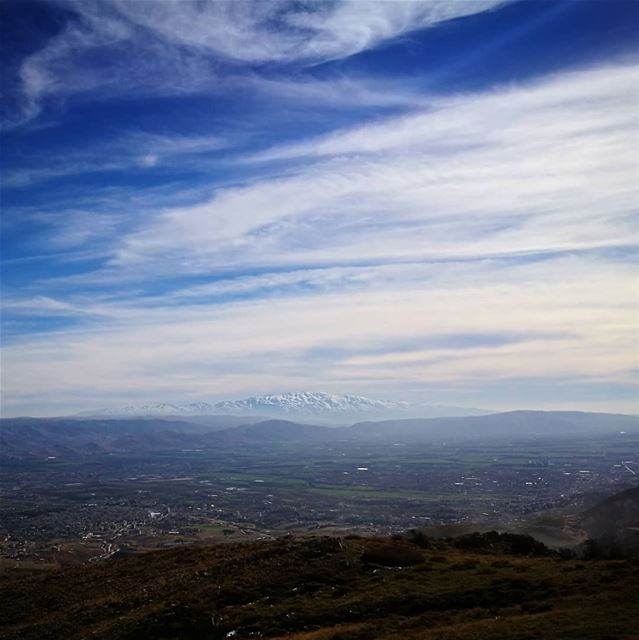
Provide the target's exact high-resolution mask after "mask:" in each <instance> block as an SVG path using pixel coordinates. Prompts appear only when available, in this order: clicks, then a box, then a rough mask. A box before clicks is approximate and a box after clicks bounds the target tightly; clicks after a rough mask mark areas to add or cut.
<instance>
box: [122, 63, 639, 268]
mask: <svg viewBox="0 0 639 640" xmlns="http://www.w3.org/2000/svg"><path fill="white" fill-rule="evenodd" d="M636 76H637V69H636V68H635V67H614V68H602V69H594V70H588V71H582V72H578V73H568V74H565V75H564V76H561V77H553V78H551V79H549V80H547V81H544V82H539V83H537V84H536V85H533V86H524V87H520V88H506V89H503V90H495V91H491V92H489V93H487V94H478V95H473V94H470V95H465V96H459V97H455V98H451V99H449V100H448V101H442V103H441V104H439V105H438V107H437V109H434V110H427V111H426V112H425V113H422V114H419V115H413V116H401V117H396V118H390V119H387V120H384V121H383V122H380V123H375V124H371V125H368V126H364V127H358V128H356V129H354V130H351V131H345V132H342V133H340V134H337V135H333V136H329V137H327V138H322V139H319V140H311V141H309V142H308V143H306V144H305V145H303V146H300V145H298V146H295V147H284V148H282V149H277V148H276V149H274V150H272V151H270V152H267V154H268V158H269V159H270V160H273V159H274V158H292V157H295V158H300V157H305V158H308V157H309V156H310V157H311V161H310V162H308V161H307V162H304V163H301V164H300V163H296V164H294V165H292V166H290V167H287V168H286V169H285V172H287V173H288V175H285V176H284V177H275V178H266V179H257V180H254V181H252V182H251V183H249V184H248V185H246V186H240V187H235V188H227V189H220V190H219V191H218V192H217V194H216V195H215V197H214V198H213V199H212V200H210V201H208V202H204V203H201V204H197V205H195V206H190V207H185V208H177V209H169V210H167V211H164V212H162V213H160V214H159V215H158V216H156V217H155V218H154V219H151V220H148V221H147V223H146V224H145V225H144V227H142V228H140V229H138V230H136V231H135V232H134V233H131V234H128V235H127V236H125V237H124V238H123V239H122V242H121V243H120V244H119V246H117V247H116V249H115V253H114V258H113V260H112V261H111V265H110V268H112V269H125V268H128V267H129V266H130V265H136V269H138V273H143V274H145V276H149V275H152V274H153V273H154V272H155V273H158V274H159V273H163V272H164V269H165V265H167V264H170V265H171V266H170V268H171V270H173V271H176V270H177V271H181V272H183V273H206V272H208V271H210V270H215V269H221V268H224V267H229V266H233V265H238V264H246V263H249V264H252V265H254V266H257V265H263V266H268V265H270V266H275V265H294V264H316V265H320V264H322V263H326V262H328V263H330V262H339V261H342V262H344V263H347V262H349V261H350V262H353V261H355V262H357V261H367V262H370V261H393V260H404V261H405V260H410V259H434V258H443V257H453V258H461V257H464V256H466V257H470V256H475V257H482V256H483V257H490V256H499V255H509V254H525V253H528V252H543V251H559V250H561V251H565V250H583V249H586V248H592V247H606V246H620V245H625V244H627V243H628V241H629V238H632V237H633V233H635V232H636V227H635V223H634V215H633V212H634V208H635V204H636V195H637V194H636V189H635V187H634V176H635V172H636V148H635V144H634V138H633V136H634V131H636V128H637V126H638V115H637V111H636V109H635V108H634V105H635V104H636V100H637V89H636V84H635V82H634V80H635V79H636ZM314 157H315V158H318V159H313V158H314ZM167 257H169V258H170V260H169V261H168V262H167Z"/></svg>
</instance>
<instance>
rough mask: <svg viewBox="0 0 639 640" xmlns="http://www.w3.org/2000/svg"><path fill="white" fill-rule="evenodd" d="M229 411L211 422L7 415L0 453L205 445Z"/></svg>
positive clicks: (232, 422) (232, 421) (227, 423)
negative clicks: (8, 417) (209, 434)
mask: <svg viewBox="0 0 639 640" xmlns="http://www.w3.org/2000/svg"><path fill="white" fill-rule="evenodd" d="M237 422H238V420H237V418H235V417H228V419H223V417H222V416H220V420H219V421H218V422H217V424H216V425H203V424H196V423H190V422H184V421H178V420H159V419H132V418H129V419H126V420H125V419H120V420H104V419H102V420H98V419H95V420H79V419H70V418H11V419H4V420H0V456H1V457H5V458H34V457H35V458H44V457H53V456H55V457H58V456H69V455H87V454H92V453H111V452H132V451H167V450H179V449H183V448H185V447H188V448H199V447H204V446H208V441H207V440H206V438H205V437H204V436H205V434H208V433H210V432H211V431H215V430H217V429H225V428H228V427H232V426H236V425H237Z"/></svg>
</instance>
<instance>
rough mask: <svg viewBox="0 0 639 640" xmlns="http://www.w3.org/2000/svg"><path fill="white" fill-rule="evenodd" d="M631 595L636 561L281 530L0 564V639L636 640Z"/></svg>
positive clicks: (509, 545)
mask: <svg viewBox="0 0 639 640" xmlns="http://www.w3.org/2000/svg"><path fill="white" fill-rule="evenodd" d="M638 589H639V572H637V567H636V565H635V564H634V563H632V562H631V561H626V560H622V561H616V562H610V561H607V560H586V561H578V560H575V559H561V558H560V557H559V556H558V555H557V554H553V553H551V552H549V551H548V550H547V549H546V548H544V546H543V545H540V544H539V543H536V542H535V541H534V540H532V539H530V538H528V537H525V536H513V535H506V536H500V535H499V534H495V533H490V534H484V535H475V536H466V537H465V538H462V539H459V540H451V541H441V540H440V541H432V540H428V539H424V538H423V537H417V538H415V539H414V540H413V541H411V540H409V539H405V538H395V539H388V538H360V537H357V536H347V537H346V538H341V539H340V538H320V537H305V538H295V537H292V536H287V537H284V538H280V539H278V540H274V541H268V542H256V543H250V544H247V543H240V544H237V543H235V544H221V545H216V546H206V547H183V548H178V549H173V550H168V551H157V552H152V553H147V554H144V555H139V556H129V557H124V558H120V559H115V558H111V559H107V560H103V561H101V562H98V563H95V564H92V565H88V566H87V565H84V566H77V567H72V568H66V569H63V570H54V571H42V570H40V571H38V572H34V573H29V572H28V571H26V570H25V569H22V570H21V571H18V570H15V571H14V570H11V568H10V567H7V566H5V572H4V575H3V577H2V580H0V625H1V630H0V637H2V638H3V639H4V640H54V639H56V640H57V639H59V638H64V639H65V640H80V639H81V638H109V640H178V639H179V640H202V639H205V638H210V639H211V640H222V639H224V638H227V639H230V638H233V639H234V640H248V639H250V638H279V639H281V640H284V639H286V640H329V639H330V640H399V639H400V638H401V639H404V638H406V639H413V640H436V639H441V638H451V639H452V638H458V639H460V640H461V639H465V640H473V639H479V638H481V639H482V640H504V639H507V638H513V639H514V638H520V639H525V638H528V639H533V638H535V639H537V638H575V639H577V638H578V639H579V640H601V639H602V638H620V639H621V638H628V639H630V638H634V637H636V631H637V628H636V627H637V620H638V619H639V599H638V598H636V593H637V590H638ZM79 595H81V597H79Z"/></svg>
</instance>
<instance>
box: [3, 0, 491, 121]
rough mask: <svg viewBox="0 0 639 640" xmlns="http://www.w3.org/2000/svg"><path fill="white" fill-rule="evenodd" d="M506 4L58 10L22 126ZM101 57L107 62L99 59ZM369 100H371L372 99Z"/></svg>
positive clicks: (359, 47)
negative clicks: (63, 107)
mask: <svg viewBox="0 0 639 640" xmlns="http://www.w3.org/2000/svg"><path fill="white" fill-rule="evenodd" d="M503 3H504V0H464V1H463V2H450V1H449V0H410V1H404V0H393V1H389V2H360V1H359V0H338V1H336V2H335V1H325V2H314V3H310V4H309V3H298V2H292V1H290V0H274V1H270V2H262V1H261V0H242V1H241V2H236V1H235V0H211V1H206V2H201V1H200V0H162V1H160V2H130V1H122V0H104V1H101V2H94V1H86V0H78V1H77V2H73V3H72V4H70V3H68V2H64V1H63V2H62V4H63V6H65V8H67V9H69V8H70V9H72V10H73V11H74V12H75V16H74V18H73V19H71V20H70V21H69V22H68V23H67V24H66V25H65V27H64V29H63V30H62V31H61V33H59V34H58V35H56V36H54V37H53V38H52V39H51V40H50V41H49V42H48V43H47V44H46V45H45V46H44V47H43V48H42V49H40V50H39V51H36V52H35V53H33V54H32V55H30V56H28V57H27V58H26V59H25V60H24V61H23V63H22V65H21V67H20V69H19V78H20V82H21V85H22V99H21V101H20V103H21V110H19V111H18V112H16V113H13V114H11V116H10V118H9V119H8V120H7V121H5V122H4V123H3V125H4V126H5V127H15V126H20V125H24V124H25V123H26V122H29V121H30V120H32V119H33V118H35V117H37V116H38V115H39V114H40V113H41V111H42V103H43V101H44V100H45V99H46V98H47V97H49V96H76V97H78V96H90V97H91V98H93V99H95V97H99V96H103V95H109V96H114V95H118V96H130V95H134V94H140V93H142V94H148V95H181V94H185V93H193V92H202V91H204V90H208V91H210V90H212V89H214V88H215V86H216V84H217V77H218V74H217V68H216V67H217V63H218V61H219V60H226V61H227V62H228V61H230V62H232V63H238V62H239V63H247V62H248V63H261V62H268V61H271V62H281V63H286V64H288V63H291V62H296V63H301V64H309V63H314V62H321V61H325V60H330V59H337V58H343V57H346V56H350V55H353V54H355V53H358V52H360V51H363V50H365V49H368V48H371V47H375V46H378V45H379V44H380V43H383V42H385V41H387V40H389V39H392V38H395V37H398V36H401V35H402V34H404V33H408V32H411V31H415V30H418V29H423V28H427V27H430V26H434V25H436V24H439V23H440V22H443V21H446V20H451V19H454V18H459V17H463V16H468V15H472V14H475V13H480V12H483V11H487V10H490V9H492V8H494V7H496V6H498V5H500V4H503ZM105 52H108V55H105ZM369 99H370V96H369Z"/></svg>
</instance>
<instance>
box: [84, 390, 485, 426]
mask: <svg viewBox="0 0 639 640" xmlns="http://www.w3.org/2000/svg"><path fill="white" fill-rule="evenodd" d="M485 413H489V412H488V411H483V410H480V409H469V408H462V407H444V406H431V405H422V404H413V403H410V402H396V401H389V400H373V399H371V398H365V397H364V396H356V395H350V394H346V395H335V394H329V393H322V392H317V391H302V392H290V393H281V394H275V395H264V396H252V397H250V398H244V399H242V400H225V401H223V402H218V403H216V404H210V403H208V402H193V403H190V404H174V403H161V404H152V405H137V406H128V407H122V408H120V409H114V410H108V409H105V410H101V411H94V412H85V413H83V414H81V415H82V416H85V417H87V416H96V417H97V416H102V417H108V416H111V417H123V416H128V417H132V416H189V415H191V416H196V415H200V416H201V415H220V414H226V415H239V416H241V415H246V416H249V415H252V416H255V415H260V416H268V417H278V418H286V419H288V420H297V421H307V422H308V421H313V422H320V423H334V424H346V423H348V422H356V421H360V420H391V419H399V418H435V417H444V416H468V415H481V414H485Z"/></svg>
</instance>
